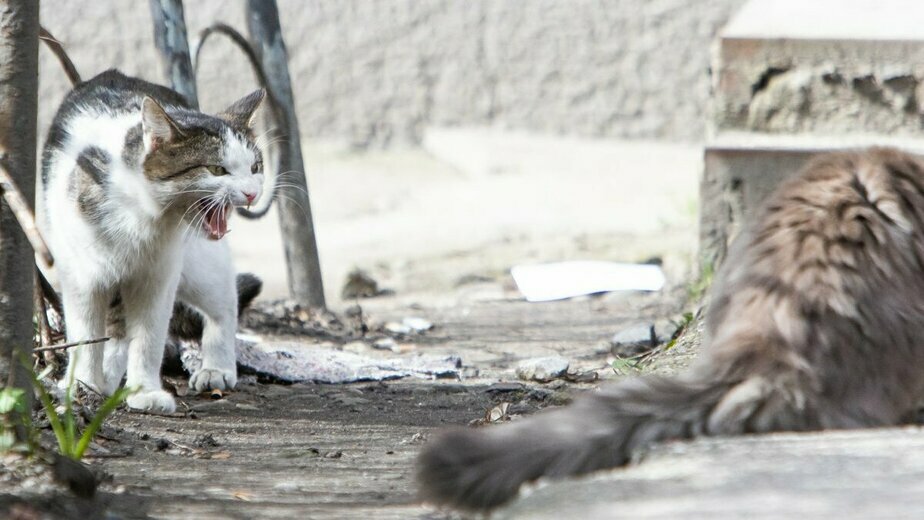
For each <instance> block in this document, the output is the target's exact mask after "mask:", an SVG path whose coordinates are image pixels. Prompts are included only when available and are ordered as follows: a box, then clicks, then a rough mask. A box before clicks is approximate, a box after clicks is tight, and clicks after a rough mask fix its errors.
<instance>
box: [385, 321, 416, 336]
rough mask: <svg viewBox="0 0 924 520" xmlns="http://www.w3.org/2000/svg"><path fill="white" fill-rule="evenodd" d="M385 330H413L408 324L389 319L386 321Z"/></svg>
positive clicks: (399, 332) (403, 332) (402, 331)
mask: <svg viewBox="0 0 924 520" xmlns="http://www.w3.org/2000/svg"><path fill="white" fill-rule="evenodd" d="M385 330H387V331H388V332H391V333H392V334H410V333H411V332H412V331H413V329H411V327H410V326H408V325H405V324H404V323H398V322H396V321H389V322H388V323H386V324H385Z"/></svg>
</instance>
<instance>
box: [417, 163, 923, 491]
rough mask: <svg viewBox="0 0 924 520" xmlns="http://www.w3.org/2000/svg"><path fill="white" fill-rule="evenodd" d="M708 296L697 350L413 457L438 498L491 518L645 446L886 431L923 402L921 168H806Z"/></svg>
mask: <svg viewBox="0 0 924 520" xmlns="http://www.w3.org/2000/svg"><path fill="white" fill-rule="evenodd" d="M755 222H756V223H755V224H754V225H753V226H751V228H750V230H749V231H748V232H746V233H745V234H744V235H743V236H741V237H739V239H738V240H736V242H735V244H734V245H733V247H732V249H731V251H730V252H729V255H728V257H727V259H726V261H725V263H724V265H723V266H722V269H721V270H720V273H719V276H718V278H717V281H716V283H715V285H714V286H713V288H712V289H713V293H712V297H711V303H710V306H709V309H708V314H707V318H706V335H705V338H704V340H703V352H702V353H701V354H700V355H699V358H698V359H697V361H696V362H695V363H694V365H693V366H692V367H691V368H690V369H689V371H687V372H686V373H684V374H682V375H680V376H679V377H677V378H664V377H657V376H647V377H640V378H637V379H633V380H627V381H623V382H620V383H618V384H616V385H614V386H611V387H609V388H606V389H604V390H602V391H600V392H595V393H592V394H590V395H586V396H584V397H582V398H581V399H579V400H577V402H575V403H574V404H573V405H571V406H567V407H565V408H562V409H558V410H552V411H549V412H548V413H541V414H539V415H537V416H536V417H533V418H529V419H526V420H523V421H518V422H513V423H509V424H505V425H502V426H499V427H488V428H484V429H480V430H472V429H459V430H456V431H451V432H447V433H446V434H444V435H443V436H441V437H439V438H437V439H436V440H435V441H434V442H432V443H430V444H429V445H428V446H427V447H426V448H425V450H424V452H423V454H422V455H421V458H420V461H419V464H420V471H419V475H418V476H419V482H420V485H421V487H422V491H423V495H424V496H425V497H426V498H428V499H430V500H433V501H435V502H438V503H442V504H449V505H453V506H456V507H460V508H467V509H488V508H491V507H494V506H497V505H499V504H501V503H503V502H505V501H506V500H508V499H510V498H511V497H512V496H513V495H515V494H516V492H517V490H518V488H519V487H520V485H521V484H522V483H523V482H526V481H531V480H534V479H537V478H539V477H542V476H549V477H562V476H566V475H574V474H580V473H586V472H589V471H593V470H597V469H601V468H608V467H613V466H619V465H622V464H625V463H626V462H627V461H628V460H629V458H630V457H631V455H632V453H633V452H634V451H636V450H637V449H639V448H641V447H644V446H646V445H649V444H651V443H653V442H656V441H661V440H667V439H680V438H689V437H694V436H700V435H728V434H742V433H757V432H770V431H783V430H792V431H806V430H820V429H829V428H830V429H841V428H859V427H874V426H888V425H894V424H898V423H900V422H902V421H903V420H907V419H908V418H909V416H910V415H911V414H912V413H913V412H914V410H915V408H916V406H917V405H918V403H919V402H920V400H921V398H922V397H924V377H922V374H924V161H922V159H920V158H916V157H913V156H910V155H907V154H905V153H902V152H899V151H897V150H891V149H872V150H869V151H866V152H862V153H861V152H851V153H837V154H829V155H825V156H821V157H819V158H817V159H815V160H813V161H812V162H811V163H810V164H809V165H808V166H807V167H806V168H805V169H804V170H803V172H802V173H801V174H800V175H798V176H796V177H794V178H793V179H791V180H789V181H787V182H785V183H784V184H783V185H782V186H781V187H780V188H779V190H778V191H776V192H775V194H774V195H773V196H772V197H770V198H769V200H768V201H767V203H766V206H765V207H764V209H763V210H762V213H761V214H760V215H759V216H758V218H756V219H755Z"/></svg>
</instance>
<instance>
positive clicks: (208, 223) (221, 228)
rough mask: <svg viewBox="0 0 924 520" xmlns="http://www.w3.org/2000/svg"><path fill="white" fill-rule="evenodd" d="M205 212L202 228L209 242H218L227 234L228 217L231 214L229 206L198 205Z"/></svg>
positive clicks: (202, 203)
mask: <svg viewBox="0 0 924 520" xmlns="http://www.w3.org/2000/svg"><path fill="white" fill-rule="evenodd" d="M199 204H200V205H201V206H202V207H203V209H204V210H205V215H204V217H203V218H202V228H203V229H205V232H206V234H207V235H208V237H209V239H211V240H218V239H220V238H221V237H223V236H225V235H226V234H227V233H228V215H230V214H231V204H220V205H219V204H214V203H208V202H200V203H199Z"/></svg>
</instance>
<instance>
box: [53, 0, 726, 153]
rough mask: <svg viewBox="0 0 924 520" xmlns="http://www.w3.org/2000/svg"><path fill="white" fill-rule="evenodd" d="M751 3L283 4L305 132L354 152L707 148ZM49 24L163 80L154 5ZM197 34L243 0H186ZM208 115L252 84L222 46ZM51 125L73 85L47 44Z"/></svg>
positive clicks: (107, 3)
mask: <svg viewBox="0 0 924 520" xmlns="http://www.w3.org/2000/svg"><path fill="white" fill-rule="evenodd" d="M741 3H743V1H742V0H696V1H694V0H316V1H306V0H280V1H279V6H280V11H281V12H282V24H283V30H284V32H285V38H286V41H287V44H288V47H289V53H290V65H291V72H292V76H293V78H294V82H295V85H294V89H295V97H296V103H297V110H298V114H299V117H300V121H301V128H302V131H303V133H304V135H305V136H308V137H313V138H334V139H347V140H348V141H349V142H351V143H352V144H354V145H356V146H367V145H373V146H379V145H387V144H392V143H408V142H410V143H415V142H418V141H419V139H420V138H421V136H422V134H423V132H424V130H425V128H426V127H428V126H430V125H441V126H453V125H468V124H490V125H496V126H500V127H509V128H518V129H528V130H534V131H539V132H553V133H570V134H578V135H586V136H612V137H630V138H657V139H669V140H684V141H698V140H701V139H702V137H703V133H704V126H705V124H704V120H705V113H706V102H707V98H708V85H709V80H708V64H709V44H710V42H711V40H712V38H713V36H714V34H715V33H716V32H717V30H718V29H719V28H720V27H721V25H722V24H723V23H724V21H725V20H726V19H727V18H728V17H729V15H730V14H731V13H732V12H733V11H734V9H735V8H736V7H737V6H738V5H740V4H741ZM41 9H42V12H41V16H42V23H43V24H44V25H45V26H46V27H47V28H48V29H49V30H50V31H51V32H52V33H54V34H55V35H56V36H57V37H58V38H59V39H60V40H62V41H63V42H64V43H65V44H66V46H67V48H68V49H69V51H70V53H71V55H72V57H73V59H74V61H75V62H76V64H77V67H78V69H79V70H80V72H81V73H82V74H83V75H84V77H90V76H92V75H93V74H95V73H97V72H99V71H101V70H104V69H105V68H108V67H112V66H115V67H118V68H121V69H123V70H124V71H126V72H127V73H130V74H136V75H140V76H142V77H144V78H147V79H152V80H159V79H160V78H161V71H160V69H159V67H158V64H157V62H156V60H155V56H154V51H153V44H152V30H151V26H150V23H151V22H150V14H149V11H148V6H147V2H146V1H143V0H136V1H134V2H126V1H124V0H97V1H93V2H86V1H81V2H71V1H64V0H47V1H44V2H42V6H41ZM186 11H187V12H186V17H187V23H188V26H189V28H190V35H191V39H195V36H194V35H195V34H197V33H198V31H199V30H201V29H202V28H203V27H205V26H206V25H208V24H209V23H211V22H213V21H219V20H221V21H225V22H227V23H230V24H232V25H234V26H236V27H239V28H240V29H242V30H243V28H244V25H243V13H242V11H243V2H240V1H228V0H198V1H187V2H186ZM212 45H213V46H211V47H210V48H208V49H207V51H206V54H205V56H204V59H203V62H202V67H201V69H200V72H201V76H200V77H201V78H202V79H201V81H200V83H199V89H200V90H199V91H200V97H201V98H202V104H203V107H204V108H205V109H215V108H219V107H220V106H221V105H222V104H224V103H226V102H229V101H231V100H233V99H234V98H235V97H236V96H239V95H242V94H244V93H246V92H247V91H249V89H251V88H252V87H253V85H254V82H253V78H252V75H251V73H250V72H249V71H248V69H247V67H246V65H245V63H244V60H243V58H242V57H240V56H239V55H238V54H237V51H236V50H235V49H233V48H231V46H230V45H229V44H227V43H225V42H221V43H214V44H212ZM41 79H42V89H41V93H40V95H41V100H42V101H41V114H40V122H41V123H43V124H47V121H48V120H49V119H50V117H51V114H52V113H53V111H54V109H55V107H56V105H57V103H58V102H59V101H60V99H61V97H62V96H63V94H64V92H65V88H66V83H65V81H64V79H63V76H62V74H61V72H60V71H59V70H58V69H57V64H56V63H54V61H53V59H52V58H51V56H50V54H48V53H47V52H45V51H43V52H42V65H41Z"/></svg>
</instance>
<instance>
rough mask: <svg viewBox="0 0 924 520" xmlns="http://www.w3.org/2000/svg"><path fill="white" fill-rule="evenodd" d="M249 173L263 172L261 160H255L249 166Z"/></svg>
mask: <svg viewBox="0 0 924 520" xmlns="http://www.w3.org/2000/svg"><path fill="white" fill-rule="evenodd" d="M250 173H252V174H254V175H256V174H258V173H263V161H257V162H255V163H253V164H252V165H251V166H250Z"/></svg>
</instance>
